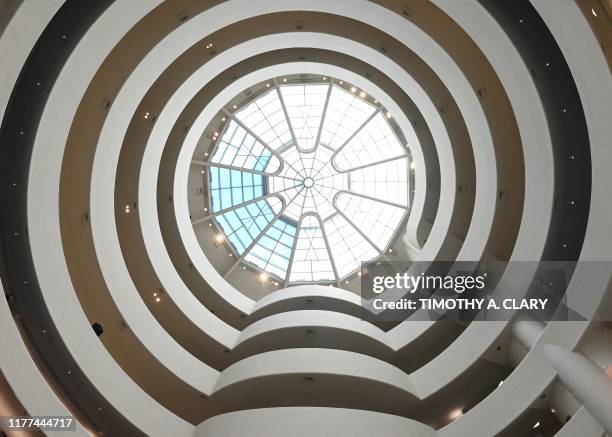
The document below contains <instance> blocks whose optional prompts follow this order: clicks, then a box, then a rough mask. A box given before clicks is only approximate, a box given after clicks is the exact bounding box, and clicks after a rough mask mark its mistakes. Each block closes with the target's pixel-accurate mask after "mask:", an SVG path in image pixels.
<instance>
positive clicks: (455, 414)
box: [448, 408, 463, 420]
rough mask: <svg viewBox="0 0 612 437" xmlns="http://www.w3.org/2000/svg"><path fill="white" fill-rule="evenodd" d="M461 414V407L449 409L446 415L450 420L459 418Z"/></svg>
mask: <svg viewBox="0 0 612 437" xmlns="http://www.w3.org/2000/svg"><path fill="white" fill-rule="evenodd" d="M461 416H463V410H462V409H461V408H457V409H456V410H453V411H451V412H450V414H449V415H448V417H449V418H450V420H456V419H459V418H460V417H461Z"/></svg>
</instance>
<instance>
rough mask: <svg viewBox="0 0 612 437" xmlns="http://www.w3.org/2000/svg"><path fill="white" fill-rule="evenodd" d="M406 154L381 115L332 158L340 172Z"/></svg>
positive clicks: (377, 115)
mask: <svg viewBox="0 0 612 437" xmlns="http://www.w3.org/2000/svg"><path fill="white" fill-rule="evenodd" d="M405 154H406V150H405V149H404V148H403V147H402V145H401V144H400V142H399V141H398V140H397V137H396V136H395V134H394V133H393V131H392V130H391V127H390V126H389V123H387V121H386V120H385V117H384V115H382V113H380V112H379V113H378V114H376V116H375V117H374V118H373V119H372V120H370V121H369V122H368V123H367V124H366V125H365V126H364V127H363V128H362V129H361V130H360V131H359V132H358V133H357V134H356V135H355V136H354V137H353V138H351V139H350V140H349V142H348V143H346V145H345V146H344V147H342V149H340V150H339V151H338V153H337V154H336V156H335V158H334V163H335V164H336V166H337V167H338V168H339V169H340V170H344V171H346V170H350V169H353V168H356V167H363V166H365V165H370V164H374V163H378V162H381V161H384V160H387V159H390V158H395V157H400V156H403V155H405Z"/></svg>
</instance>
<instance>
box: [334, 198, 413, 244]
mask: <svg viewBox="0 0 612 437" xmlns="http://www.w3.org/2000/svg"><path fill="white" fill-rule="evenodd" d="M336 207H337V208H338V209H339V210H340V211H342V213H343V214H344V215H345V216H346V218H347V219H348V220H350V222H351V223H352V224H353V225H355V226H356V227H357V228H359V229H360V230H361V232H362V233H364V234H365V235H367V236H368V238H369V239H370V241H372V242H374V244H376V245H377V246H378V249H379V250H380V251H383V250H385V248H386V246H387V244H389V241H391V237H393V234H394V232H395V230H396V229H397V228H398V226H399V224H400V223H401V221H402V218H403V216H404V213H405V212H406V210H405V209H404V208H399V207H397V206H393V205H389V204H387V203H383V202H378V201H375V200H372V199H366V198H364V197H361V196H358V195H355V194H350V193H340V194H339V195H338V197H337V198H336Z"/></svg>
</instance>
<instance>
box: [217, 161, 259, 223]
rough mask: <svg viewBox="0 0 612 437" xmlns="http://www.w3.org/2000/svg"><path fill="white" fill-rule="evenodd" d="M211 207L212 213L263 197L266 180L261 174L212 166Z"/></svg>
mask: <svg viewBox="0 0 612 437" xmlns="http://www.w3.org/2000/svg"><path fill="white" fill-rule="evenodd" d="M208 174H209V183H210V203H211V205H210V207H211V210H212V212H218V211H221V210H223V209H227V208H231V207H233V206H235V205H240V204H241V203H245V202H249V201H251V200H253V199H255V198H257V197H261V196H263V195H264V194H265V193H264V178H263V176H261V175H259V174H254V173H249V172H244V171H239V170H230V169H227V168H219V167H214V166H210V168H209V171H208Z"/></svg>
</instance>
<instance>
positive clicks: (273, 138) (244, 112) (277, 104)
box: [235, 89, 291, 150]
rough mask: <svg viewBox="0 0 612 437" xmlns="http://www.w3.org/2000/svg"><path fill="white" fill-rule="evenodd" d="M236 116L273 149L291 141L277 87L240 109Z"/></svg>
mask: <svg viewBox="0 0 612 437" xmlns="http://www.w3.org/2000/svg"><path fill="white" fill-rule="evenodd" d="M235 117H236V118H237V119H238V120H239V121H240V122H242V123H243V124H244V125H245V126H246V127H247V129H250V130H251V131H253V133H254V134H255V135H257V136H258V137H259V138H261V141H263V142H264V144H266V145H267V146H268V147H269V148H270V149H272V150H276V149H278V148H279V147H281V146H283V145H285V144H288V143H289V142H290V141H291V132H290V130H289V125H288V124H287V120H286V119H285V114H284V111H283V107H282V105H281V101H280V98H279V96H278V92H277V91H276V90H275V89H274V90H271V91H269V92H267V93H266V94H264V95H263V96H261V97H259V98H257V99H256V100H254V101H253V102H251V103H250V104H249V105H247V106H246V107H244V108H243V109H241V110H240V111H238V112H237V113H236V114H235Z"/></svg>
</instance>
